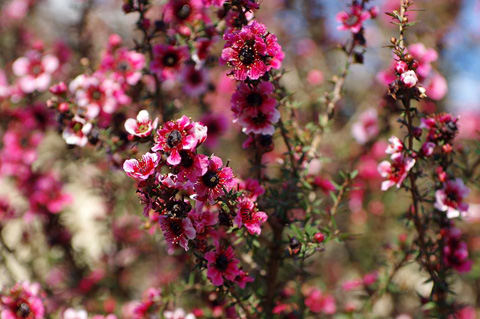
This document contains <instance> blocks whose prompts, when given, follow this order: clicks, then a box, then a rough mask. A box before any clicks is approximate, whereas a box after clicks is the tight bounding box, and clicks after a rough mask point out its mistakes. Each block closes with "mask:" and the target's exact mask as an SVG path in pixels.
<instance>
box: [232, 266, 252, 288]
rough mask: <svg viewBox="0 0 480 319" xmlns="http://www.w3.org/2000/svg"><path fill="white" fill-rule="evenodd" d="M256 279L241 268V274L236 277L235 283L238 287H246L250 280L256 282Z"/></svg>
mask: <svg viewBox="0 0 480 319" xmlns="http://www.w3.org/2000/svg"><path fill="white" fill-rule="evenodd" d="M254 281H255V279H254V278H253V277H252V276H249V275H248V273H247V272H245V271H243V270H240V274H239V275H238V276H237V278H235V283H236V284H237V285H238V287H240V288H242V289H245V286H246V285H247V283H249V282H254Z"/></svg>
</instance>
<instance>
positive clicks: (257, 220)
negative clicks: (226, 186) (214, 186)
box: [234, 197, 268, 235]
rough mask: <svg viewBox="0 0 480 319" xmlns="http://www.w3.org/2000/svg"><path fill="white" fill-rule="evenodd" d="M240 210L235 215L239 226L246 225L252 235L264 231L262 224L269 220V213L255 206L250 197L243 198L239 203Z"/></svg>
mask: <svg viewBox="0 0 480 319" xmlns="http://www.w3.org/2000/svg"><path fill="white" fill-rule="evenodd" d="M237 207H238V211H237V216H236V217H235V220H234V221H235V224H237V226H238V227H242V225H243V226H245V228H246V229H247V231H248V232H249V233H250V234H252V235H260V233H261V232H262V228H261V226H262V224H263V223H264V222H266V221H267V218H268V217H267V214H265V212H259V211H258V210H257V208H256V207H255V203H254V202H253V201H252V200H250V199H249V198H245V197H243V198H241V199H240V200H239V202H238V204H237Z"/></svg>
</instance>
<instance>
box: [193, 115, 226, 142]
mask: <svg viewBox="0 0 480 319" xmlns="http://www.w3.org/2000/svg"><path fill="white" fill-rule="evenodd" d="M200 122H202V123H203V124H204V125H205V126H206V127H207V129H208V130H207V131H208V136H207V139H206V140H205V146H206V147H207V148H215V147H216V146H217V145H218V142H219V139H220V138H222V137H224V136H225V133H226V132H227V131H228V128H229V126H230V123H231V120H230V118H229V117H228V116H227V115H226V114H225V113H221V112H212V113H205V114H204V115H203V116H202V118H201V119H200Z"/></svg>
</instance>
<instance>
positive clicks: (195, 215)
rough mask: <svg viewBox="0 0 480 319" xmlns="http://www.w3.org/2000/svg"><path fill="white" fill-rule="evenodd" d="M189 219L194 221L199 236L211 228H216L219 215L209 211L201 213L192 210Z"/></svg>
mask: <svg viewBox="0 0 480 319" xmlns="http://www.w3.org/2000/svg"><path fill="white" fill-rule="evenodd" d="M188 217H190V219H191V220H192V222H193V226H194V227H195V230H196V231H197V234H202V233H204V232H205V231H206V230H207V228H208V227H209V226H214V225H216V224H217V223H218V214H217V213H215V212H212V211H209V210H204V211H200V212H198V211H196V210H192V211H191V212H190V213H189V215H188Z"/></svg>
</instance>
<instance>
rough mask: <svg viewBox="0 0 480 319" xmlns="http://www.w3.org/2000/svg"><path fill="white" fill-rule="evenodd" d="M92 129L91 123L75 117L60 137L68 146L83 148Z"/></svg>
mask: <svg viewBox="0 0 480 319" xmlns="http://www.w3.org/2000/svg"><path fill="white" fill-rule="evenodd" d="M92 127H93V125H92V123H90V122H87V121H86V120H85V119H83V118H81V117H79V116H77V115H75V117H74V118H73V119H72V120H71V121H70V122H69V125H68V126H67V127H65V128H64V130H63V132H62V137H63V139H64V140H65V142H66V143H67V144H69V145H77V146H80V147H84V146H85V145H87V143H88V134H90V131H91V130H92Z"/></svg>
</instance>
